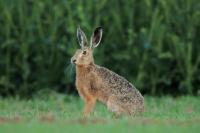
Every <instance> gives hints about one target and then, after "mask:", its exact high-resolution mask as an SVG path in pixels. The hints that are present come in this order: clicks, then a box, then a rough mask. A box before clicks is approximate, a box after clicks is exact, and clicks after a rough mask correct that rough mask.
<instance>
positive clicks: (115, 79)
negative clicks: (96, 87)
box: [95, 66, 140, 95]
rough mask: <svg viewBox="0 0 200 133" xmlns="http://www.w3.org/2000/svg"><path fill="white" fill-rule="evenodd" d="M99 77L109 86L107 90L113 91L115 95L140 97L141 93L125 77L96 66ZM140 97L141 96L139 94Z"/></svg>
mask: <svg viewBox="0 0 200 133" xmlns="http://www.w3.org/2000/svg"><path fill="white" fill-rule="evenodd" d="M95 71H96V73H97V75H98V76H99V78H101V80H102V81H103V83H104V86H107V89H108V88H109V89H111V91H112V93H113V94H117V95H130V94H134V95H138V94H139V91H138V90H137V89H136V88H135V87H134V86H133V85H132V84H131V83H130V82H129V81H128V80H126V79H125V78H124V77H122V76H120V75H118V74H116V73H115V72H113V71H111V70H109V69H107V68H105V67H101V66H96V69H95ZM139 95H140V94H139Z"/></svg>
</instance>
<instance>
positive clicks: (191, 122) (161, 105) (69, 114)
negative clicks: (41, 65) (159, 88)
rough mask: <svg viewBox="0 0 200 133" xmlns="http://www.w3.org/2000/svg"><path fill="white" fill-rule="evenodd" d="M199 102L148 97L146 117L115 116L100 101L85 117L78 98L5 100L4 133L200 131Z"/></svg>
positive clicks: (0, 119) (0, 107)
mask: <svg viewBox="0 0 200 133" xmlns="http://www.w3.org/2000/svg"><path fill="white" fill-rule="evenodd" d="M47 97H48V96H47ZM199 105H200V98H199V97H192V96H181V97H178V98H172V97H160V98H158V97H156V98H155V97H149V96H145V110H146V111H145V113H144V114H143V115H142V116H137V117H134V118H130V117H122V118H114V117H113V114H112V113H110V112H108V111H107V109H106V107H105V106H104V105H102V104H100V103H98V104H97V106H96V108H95V111H94V113H93V114H92V115H91V116H90V117H88V118H82V108H83V102H82V101H81V100H80V99H79V98H77V97H72V96H70V97H69V96H63V95H57V94H56V95H52V96H51V97H49V98H46V97H44V98H35V99H32V100H18V99H1V100H0V132H1V133H7V132H15V133H22V132H30V133H35V132H41V133H45V132H46V133H50V132H53V133H62V132H63V133H64V132H97V133H98V132H99V133H102V132H120V133H121V132H150V133H151V132H152V133H154V132H167V133H168V132H198V131H199V130H200V126H199V123H200V106H199Z"/></svg>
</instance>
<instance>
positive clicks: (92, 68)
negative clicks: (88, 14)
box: [71, 27, 144, 116]
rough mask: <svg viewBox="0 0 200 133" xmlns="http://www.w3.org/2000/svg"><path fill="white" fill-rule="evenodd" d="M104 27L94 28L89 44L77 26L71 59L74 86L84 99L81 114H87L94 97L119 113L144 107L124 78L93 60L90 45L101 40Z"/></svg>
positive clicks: (122, 113) (138, 95) (94, 100)
mask: <svg viewBox="0 0 200 133" xmlns="http://www.w3.org/2000/svg"><path fill="white" fill-rule="evenodd" d="M102 33H103V29H102V28H101V27H98V28H96V29H95V31H94V33H93V35H92V37H91V40H90V45H89V43H88V41H87V38H86V36H85V34H84V32H83V31H82V30H81V29H80V27H78V29H77V37H78V41H79V43H80V46H81V49H78V50H77V51H76V53H75V54H74V56H73V57H72V58H71V62H72V63H74V64H75V65H76V87H77V90H78V93H79V95H80V96H81V97H82V98H83V100H84V102H85V108H84V115H85V116H87V115H89V114H90V113H91V112H92V110H93V108H94V105H95V103H96V101H97V100H99V101H101V102H102V103H104V104H106V106H107V108H108V110H110V111H111V112H114V113H115V114H116V115H117V116H119V115H136V114H138V113H141V112H143V111H144V98H143V96H142V95H141V94H140V92H139V91H138V90H137V89H136V88H135V87H134V86H133V85H132V84H131V83H130V82H128V81H127V80H126V79H125V78H123V77H121V76H119V75H118V74H116V73H114V72H112V71H110V70H108V69H107V68H104V67H101V66H98V65H96V64H95V63H94V59H93V48H95V47H97V46H98V45H99V43H100V41H101V37H102Z"/></svg>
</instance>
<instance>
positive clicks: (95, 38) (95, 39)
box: [90, 27, 103, 48]
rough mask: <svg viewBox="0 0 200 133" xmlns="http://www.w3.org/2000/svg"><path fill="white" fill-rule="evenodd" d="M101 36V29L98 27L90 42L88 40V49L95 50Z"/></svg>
mask: <svg viewBox="0 0 200 133" xmlns="http://www.w3.org/2000/svg"><path fill="white" fill-rule="evenodd" d="M102 34H103V29H102V27H98V28H96V29H95V30H94V32H93V34H92V37H91V40H90V47H91V48H95V47H97V46H98V45H99V43H100V41H101V38H102Z"/></svg>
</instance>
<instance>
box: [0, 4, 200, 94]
mask: <svg viewBox="0 0 200 133" xmlns="http://www.w3.org/2000/svg"><path fill="white" fill-rule="evenodd" d="M78 25H80V26H81V28H82V29H83V30H84V31H85V33H86V35H87V36H88V38H89V37H90V36H91V34H92V32H93V30H94V28H95V27H97V26H102V27H103V28H104V33H103V39H102V42H101V44H100V45H99V47H98V48H96V49H95V52H94V56H95V57H94V58H95V62H96V63H97V64H99V65H102V66H105V67H107V68H109V69H111V70H113V71H115V72H117V73H118V74H120V75H122V76H124V77H126V79H128V80H129V81H131V82H132V83H133V84H134V85H135V86H136V87H137V88H138V89H139V90H140V91H141V92H142V94H150V95H166V94H167V95H168V94H171V95H183V94H194V95H198V94H199V93H200V84H199V83H200V54H199V50H200V36H199V35H200V1H199V0H166V1H164V0H162V1H161V0H140V1H137V0H126V1H125V0H124V1H123V0H87V1H81V0H80V1H78V0H77V1H75V0H0V95H1V96H16V95H17V96H20V97H31V96H33V95H34V94H37V93H40V92H49V91H57V92H61V93H67V94H69V93H75V92H76V91H75V86H74V81H75V68H74V67H73V66H72V65H71V64H70V58H71V56H72V55H73V54H74V52H75V50H76V49H77V48H79V45H78V42H77V38H76V28H77V26H78Z"/></svg>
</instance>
